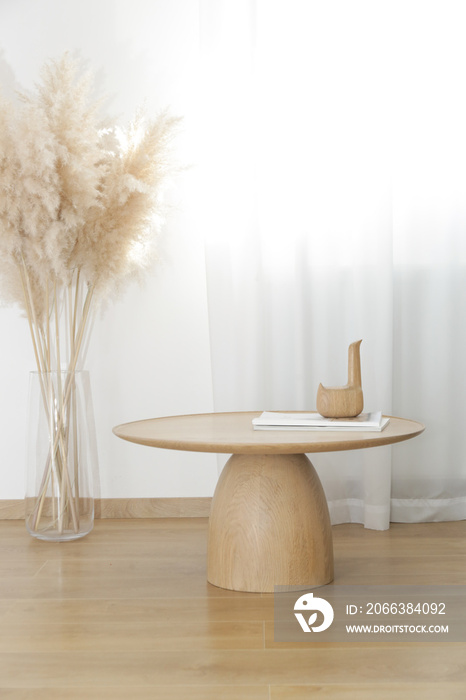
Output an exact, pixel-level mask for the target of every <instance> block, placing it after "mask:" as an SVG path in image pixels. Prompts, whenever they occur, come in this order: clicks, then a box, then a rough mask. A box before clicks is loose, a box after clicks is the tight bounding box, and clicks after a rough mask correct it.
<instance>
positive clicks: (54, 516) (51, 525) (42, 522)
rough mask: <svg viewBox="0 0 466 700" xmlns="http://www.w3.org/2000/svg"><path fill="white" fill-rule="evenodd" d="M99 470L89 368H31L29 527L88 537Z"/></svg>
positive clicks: (42, 535)
mask: <svg viewBox="0 0 466 700" xmlns="http://www.w3.org/2000/svg"><path fill="white" fill-rule="evenodd" d="M96 470H97V448H96V441H95V426H94V415H93V409H92V398H91V390H90V382H89V373H88V372H86V371H75V372H67V371H54V372H31V373H30V386H29V410H28V449H27V474H26V528H27V530H28V532H29V533H30V534H31V535H32V536H33V537H37V538H38V539H41V540H52V541H57V542H58V541H67V540H75V539H78V538H79V537H83V536H84V535H86V534H87V533H88V532H90V531H91V530H92V527H93V524H94V480H95V477H96Z"/></svg>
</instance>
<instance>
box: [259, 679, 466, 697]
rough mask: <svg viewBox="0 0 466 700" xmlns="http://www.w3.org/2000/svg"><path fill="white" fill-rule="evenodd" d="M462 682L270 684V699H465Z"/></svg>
mask: <svg viewBox="0 0 466 700" xmlns="http://www.w3.org/2000/svg"><path fill="white" fill-rule="evenodd" d="M464 697H465V686H464V685H463V684H462V683H443V684H442V683H419V684H414V683H405V684H401V683H377V684H374V683H371V684H368V685H366V686H363V685H359V684H354V685H347V684H345V685H341V686H337V685H327V686H322V685H302V686H289V685H285V686H272V688H271V692H270V700H313V699H314V698H315V699H316V700H374V698H377V700H439V698H444V700H464Z"/></svg>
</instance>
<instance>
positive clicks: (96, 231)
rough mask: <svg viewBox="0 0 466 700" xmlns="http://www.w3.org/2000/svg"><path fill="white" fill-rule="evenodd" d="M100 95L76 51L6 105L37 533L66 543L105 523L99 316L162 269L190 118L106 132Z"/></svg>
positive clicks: (9, 224) (3, 203)
mask: <svg viewBox="0 0 466 700" xmlns="http://www.w3.org/2000/svg"><path fill="white" fill-rule="evenodd" d="M90 94H91V79H90V77H89V75H84V76H82V75H81V71H80V70H79V66H78V65H77V63H76V62H74V61H73V60H72V59H71V58H70V56H69V55H68V54H65V56H64V57H63V58H62V59H61V60H58V61H55V62H49V63H47V64H46V65H45V67H44V69H43V73H42V79H41V82H40V83H39V84H38V85H37V86H36V88H35V90H34V92H33V93H32V94H30V95H20V96H19V100H18V103H17V104H16V105H13V104H8V103H6V102H5V101H4V100H2V99H1V96H0V285H1V287H2V290H3V296H4V297H5V299H6V300H7V301H9V302H13V303H18V304H20V306H21V307H22V308H23V310H24V312H25V315H26V317H27V319H28V322H29V329H30V332H31V338H32V344H33V349H34V355H35V360H36V363H37V370H38V371H37V373H33V375H34V376H32V379H31V386H37V387H38V388H37V400H33V401H30V406H31V405H33V406H38V407H39V408H38V410H39V411H40V413H39V414H38V419H37V421H36V425H37V431H36V429H35V427H34V425H33V424H32V423H30V426H32V427H31V431H30V435H29V441H30V443H31V445H34V449H35V452H36V457H35V459H34V460H33V461H32V462H31V465H32V470H31V474H30V478H29V475H28V485H27V492H26V526H27V529H28V530H29V532H30V533H31V534H32V535H33V536H35V537H39V538H41V539H54V540H60V541H61V540H67V539H75V538H77V537H81V536H83V535H84V534H86V533H87V532H88V531H89V530H90V528H91V527H92V522H93V498H92V496H91V494H92V477H91V476H90V475H89V474H90V471H89V466H90V464H91V462H92V459H90V458H88V457H87V452H88V450H89V444H90V441H89V440H87V442H86V443H85V438H86V435H85V433H86V431H85V430H84V431H83V430H82V429H81V428H80V425H81V421H82V417H83V416H84V417H86V416H88V415H89V411H87V410H85V409H82V408H81V403H80V402H81V398H80V396H81V388H80V387H81V382H82V381H84V380H83V376H84V374H85V373H83V372H76V370H77V369H81V368H80V365H81V364H82V356H83V348H84V347H86V345H87V342H86V331H87V330H88V329H89V327H90V322H89V321H90V316H91V310H92V308H93V307H94V306H95V302H96V300H99V299H102V298H105V297H109V296H113V294H114V292H115V290H116V289H118V288H120V287H121V285H122V283H123V282H124V281H126V280H128V279H129V278H131V277H132V276H134V275H136V274H138V273H139V272H140V271H141V269H142V268H144V267H147V265H148V263H149V262H150V259H151V258H150V251H151V250H153V246H152V245H151V242H152V238H153V233H154V228H157V222H160V219H161V214H162V198H161V194H162V188H163V186H164V184H165V182H166V180H167V176H168V175H169V174H170V173H171V172H173V171H174V168H173V167H172V164H171V160H172V158H171V153H172V151H171V143H172V138H173V135H174V133H175V131H176V126H177V123H178V121H179V120H178V119H177V118H174V117H171V116H169V115H168V114H167V113H163V114H161V115H160V116H159V117H158V118H156V119H154V120H147V119H144V117H143V115H142V114H137V115H136V117H135V119H134V121H133V122H132V123H131V124H130V125H129V126H128V127H127V128H125V129H124V128H120V127H118V126H116V125H108V124H106V125H104V124H103V123H102V122H101V121H100V117H99V107H100V102H95V101H93V100H91V98H90ZM33 380H34V381H33ZM35 380H38V382H37V381H35ZM31 395H32V394H31ZM33 398H34V397H33ZM34 410H35V409H34ZM87 432H89V431H87Z"/></svg>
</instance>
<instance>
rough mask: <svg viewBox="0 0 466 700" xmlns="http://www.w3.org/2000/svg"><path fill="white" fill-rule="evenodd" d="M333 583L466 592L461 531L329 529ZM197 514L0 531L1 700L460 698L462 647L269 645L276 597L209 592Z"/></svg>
mask: <svg viewBox="0 0 466 700" xmlns="http://www.w3.org/2000/svg"><path fill="white" fill-rule="evenodd" d="M333 537H334V550H335V572H336V575H335V583H338V584H340V585H343V584H354V583H366V584H367V583H379V584H385V585H386V584H388V583H394V584H415V583H419V584H424V583H426V584H427V583H428V584H435V583H448V584H452V583H466V580H465V579H466V557H465V556H464V555H465V554H466V544H465V543H466V522H457V523H423V524H414V525H403V524H395V525H392V527H391V529H390V530H389V531H386V532H375V531H371V530H365V529H364V528H363V527H361V526H358V525H339V526H335V527H334V528H333ZM206 541H207V520H206V519H205V518H199V519H197V518H186V519H181V518H180V519H178V518H177V519H167V520H164V519H153V520H134V521H133V520H124V521H123V520H122V521H112V520H101V521H96V524H95V528H94V530H93V532H92V533H90V534H89V535H88V537H86V538H84V539H83V540H80V541H77V542H71V543H67V544H50V543H44V542H39V541H37V540H34V539H33V538H31V537H30V536H29V535H28V534H27V533H26V531H25V528H24V523H21V522H20V521H13V520H9V521H2V522H0V621H1V630H2V635H1V637H0V697H1V698H2V700H3V699H5V700H24V699H25V698H27V700H29V699H30V698H33V699H37V700H41V699H42V698H44V699H45V698H47V700H58V699H59V700H77V699H78V698H79V700H94V698H96V699H97V698H98V699H99V700H107V699H110V698H112V700H120V699H123V698H124V699H125V700H127V698H128V697H131V698H134V700H148V699H149V698H150V700H153V698H156V699H157V698H163V699H164V700H178V698H183V700H214V699H215V700H222V699H223V700H236V699H239V698H241V699H242V700H243V699H244V700H285V699H286V700H293V699H294V700H303V699H304V698H313V697H321V698H333V699H334V700H353V698H354V699H355V700H369V698H370V699H371V700H372V699H374V700H385V699H387V700H388V698H390V700H391V698H397V699H398V698H399V699H400V700H404V699H405V698H406V700H408V698H409V699H410V700H411V699H412V698H414V699H416V698H421V697H422V698H426V699H427V700H431V698H432V699H433V698H438V697H441V698H445V699H447V698H448V699H449V700H456V699H457V698H458V700H459V698H464V697H466V661H465V659H466V644H462V643H461V644H458V643H456V644H450V643H442V644H426V643H417V644H416V643H405V642H403V643H391V644H381V643H377V644H375V643H373V644H370V643H368V642H365V643H341V644H323V643H318V642H312V643H307V644H296V643H295V644H277V643H275V642H274V640H273V614H274V611H273V604H274V596H273V594H262V595H261V594H250V593H238V592H234V591H228V590H224V589H220V588H216V587H215V586H211V585H209V584H207V583H206V579H205V575H206Z"/></svg>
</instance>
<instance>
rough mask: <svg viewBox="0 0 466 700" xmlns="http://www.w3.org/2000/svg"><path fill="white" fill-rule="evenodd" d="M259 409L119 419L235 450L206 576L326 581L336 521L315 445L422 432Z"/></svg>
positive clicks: (258, 585)
mask: <svg viewBox="0 0 466 700" xmlns="http://www.w3.org/2000/svg"><path fill="white" fill-rule="evenodd" d="M259 415H260V412H246V413H206V414H196V415H187V416H168V417H163V418H152V419H148V420H141V421H136V422H133V423H125V424H124V425H119V426H117V427H116V428H114V429H113V432H114V433H115V435H117V436H118V437H120V438H122V439H123V440H129V441H130V442H135V443H138V444H140V445H148V446H151V447H161V448H166V449H170V450H188V451H192V452H218V453H232V456H231V457H230V459H229V460H228V462H227V464H226V465H225V467H224V469H223V471H222V473H221V475H220V477H219V480H218V483H217V487H216V489H215V493H214V496H213V499H212V507H211V514H210V518H209V541H208V560H207V580H208V581H209V582H210V583H212V584H213V585H215V586H219V587H221V588H228V589H230V590H235V591H249V592H273V590H274V586H302V587H303V588H304V587H310V586H319V585H324V584H326V583H329V582H330V581H332V580H333V545H332V529H331V526H330V517H329V513H328V507H327V501H326V498H325V494H324V491H323V488H322V484H321V482H320V479H319V477H318V475H317V473H316V471H315V469H314V467H313V466H312V464H311V462H310V460H309V459H308V457H307V456H306V454H307V453H312V452H334V451H342V450H357V449H362V448H366V447H377V446H379V445H390V444H392V443H395V442H401V441H403V440H408V439H409V438H412V437H415V436H416V435H419V434H420V433H422V432H423V430H424V426H423V425H422V424H421V423H418V422H417V421H413V420H406V419H404V418H394V417H391V418H390V423H389V424H388V426H387V427H386V428H385V429H384V430H383V431H382V432H356V431H354V432H339V431H338V432H324V431H290V430H283V431H280V430H253V427H252V419H253V418H255V417H256V416H259Z"/></svg>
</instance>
